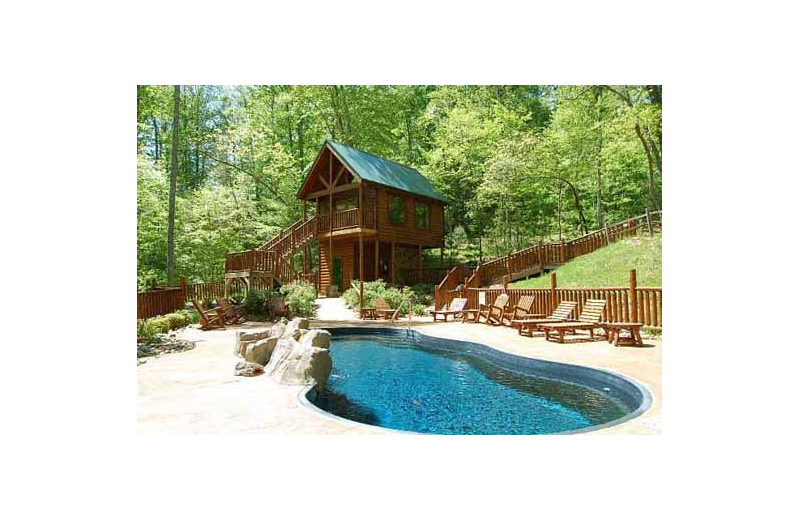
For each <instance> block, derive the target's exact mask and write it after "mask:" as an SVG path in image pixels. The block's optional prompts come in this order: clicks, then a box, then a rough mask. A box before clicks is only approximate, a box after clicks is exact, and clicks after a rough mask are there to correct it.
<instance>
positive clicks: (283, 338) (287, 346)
mask: <svg viewBox="0 0 800 520" xmlns="http://www.w3.org/2000/svg"><path fill="white" fill-rule="evenodd" d="M308 327H309V323H308V320H307V319H305V318H295V319H293V320H292V321H290V322H287V321H286V320H285V319H282V321H281V322H279V323H276V324H275V325H273V326H272V327H270V328H265V329H260V330H256V331H251V332H240V333H239V334H238V336H237V338H236V349H235V351H234V352H235V354H236V355H237V356H239V357H244V358H245V362H244V363H239V364H237V365H236V370H237V375H240V374H239V372H240V365H254V366H255V367H259V368H261V369H263V372H264V373H266V374H267V377H271V378H272V379H274V380H275V381H277V382H279V383H280V384H284V385H310V384H314V385H316V387H317V389H318V390H322V388H324V387H325V384H326V383H327V382H328V377H330V374H331V369H332V368H333V362H332V360H331V355H330V345H331V335H330V333H329V332H328V331H326V330H320V329H314V330H309V328H308ZM247 368H248V367H245V366H242V367H241V371H246V369H247ZM252 371H255V373H247V374H241V375H256V374H257V373H260V372H258V368H252V370H251V372H252Z"/></svg>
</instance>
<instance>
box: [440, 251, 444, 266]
mask: <svg viewBox="0 0 800 520" xmlns="http://www.w3.org/2000/svg"><path fill="white" fill-rule="evenodd" d="M439 269H444V246H442V247H440V248H439Z"/></svg>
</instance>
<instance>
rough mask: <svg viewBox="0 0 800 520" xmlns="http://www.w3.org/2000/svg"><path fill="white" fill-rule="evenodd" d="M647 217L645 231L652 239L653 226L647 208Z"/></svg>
mask: <svg viewBox="0 0 800 520" xmlns="http://www.w3.org/2000/svg"><path fill="white" fill-rule="evenodd" d="M645 215H646V217H647V231H648V232H649V233H650V238H653V224H652V223H651V222H650V209H649V208H648V210H647V213H646V214H645Z"/></svg>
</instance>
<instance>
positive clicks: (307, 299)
mask: <svg viewBox="0 0 800 520" xmlns="http://www.w3.org/2000/svg"><path fill="white" fill-rule="evenodd" d="M280 291H281V294H283V295H284V297H285V298H286V306H287V307H289V312H291V313H292V316H302V317H304V318H309V317H311V316H313V315H314V300H315V299H316V297H317V290H316V288H315V287H314V285H312V284H310V283H307V282H294V283H290V284H286V285H284V286H282V287H281V289H280Z"/></svg>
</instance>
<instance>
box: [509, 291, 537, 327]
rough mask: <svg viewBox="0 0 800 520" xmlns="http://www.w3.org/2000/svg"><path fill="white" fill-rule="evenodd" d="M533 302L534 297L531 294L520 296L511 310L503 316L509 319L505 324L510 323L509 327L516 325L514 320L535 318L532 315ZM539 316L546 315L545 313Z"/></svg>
mask: <svg viewBox="0 0 800 520" xmlns="http://www.w3.org/2000/svg"><path fill="white" fill-rule="evenodd" d="M533 303H534V299H533V296H531V295H527V294H526V295H525V296H522V297H520V299H519V301H518V302H517V304H516V305H515V306H514V308H513V309H511V312H509V313H508V314H506V315H505V316H503V320H505V321H508V323H503V325H508V326H509V327H511V326H515V325H514V320H524V319H526V318H533V317H534V316H531V314H533ZM539 316H541V317H544V315H543V314H540V315H539Z"/></svg>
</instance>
